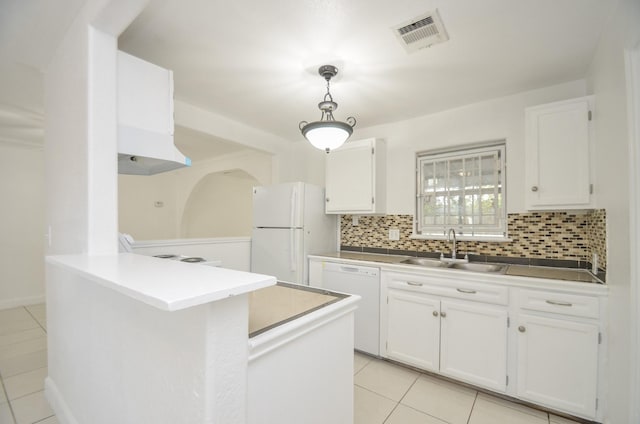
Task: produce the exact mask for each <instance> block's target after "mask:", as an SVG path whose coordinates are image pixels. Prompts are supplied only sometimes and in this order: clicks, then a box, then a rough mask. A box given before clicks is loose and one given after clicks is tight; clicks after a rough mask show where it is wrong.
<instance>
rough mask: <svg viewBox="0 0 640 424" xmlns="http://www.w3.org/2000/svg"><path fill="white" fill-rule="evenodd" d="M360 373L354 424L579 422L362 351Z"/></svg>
mask: <svg viewBox="0 0 640 424" xmlns="http://www.w3.org/2000/svg"><path fill="white" fill-rule="evenodd" d="M354 372H355V376H354V383H355V387H354V393H355V396H354V398H355V405H354V411H355V420H354V424H572V423H574V421H570V420H567V419H565V418H562V417H558V416H555V415H553V414H548V413H546V412H543V411H539V410H537V409H533V408H529V407H527V406H524V405H520V404H517V403H514V402H509V401H506V400H503V399H501V398H498V397H495V396H491V395H487V394H485V393H482V392H478V391H476V390H473V389H470V388H468V387H465V386H461V385H458V384H454V383H451V382H448V381H445V380H442V379H439V378H436V377H433V376H430V375H428V374H423V373H420V372H418V371H414V370H411V369H408V368H405V367H402V366H399V365H395V364H392V363H390V362H387V361H383V360H379V359H375V358H371V357H369V356H366V355H363V354H360V353H357V352H356V354H355V357H354Z"/></svg>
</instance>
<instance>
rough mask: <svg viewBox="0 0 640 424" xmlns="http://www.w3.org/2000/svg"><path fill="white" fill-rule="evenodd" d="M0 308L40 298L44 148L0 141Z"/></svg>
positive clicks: (25, 303)
mask: <svg viewBox="0 0 640 424" xmlns="http://www.w3.org/2000/svg"><path fill="white" fill-rule="evenodd" d="M0 199H2V206H1V207H0V282H2V283H1V284H0V309H3V308H8V307H13V306H17V305H27V304H32V303H38V302H42V301H43V300H44V234H45V229H44V152H43V151H42V149H33V148H22V147H12V146H9V145H4V144H2V143H0Z"/></svg>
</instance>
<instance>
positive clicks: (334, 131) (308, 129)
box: [299, 65, 356, 153]
mask: <svg viewBox="0 0 640 424" xmlns="http://www.w3.org/2000/svg"><path fill="white" fill-rule="evenodd" d="M318 73H319V74H320V75H321V76H322V77H323V78H324V79H325V80H326V81H327V94H325V95H324V99H323V101H321V102H320V103H318V108H319V109H320V110H321V111H322V115H321V116H320V120H319V121H315V122H307V121H302V122H300V124H299V127H300V131H301V132H302V135H303V136H304V137H305V138H306V139H307V140H308V141H309V143H311V145H313V146H314V147H316V148H318V149H320V150H324V151H326V152H327V153H329V152H330V151H331V150H333V149H337V148H338V147H340V146H342V144H343V143H344V142H345V141H347V139H348V138H349V137H350V136H351V133H353V127H354V126H355V125H356V119H355V118H354V117H352V116H350V117H348V118H347V122H340V121H336V120H335V118H334V117H333V111H334V110H336V109H337V108H338V104H337V103H336V102H334V101H333V97H332V96H331V93H330V92H329V81H330V80H331V78H332V77H334V76H336V74H337V73H338V68H336V67H335V66H333V65H324V66H321V67H320V69H318Z"/></svg>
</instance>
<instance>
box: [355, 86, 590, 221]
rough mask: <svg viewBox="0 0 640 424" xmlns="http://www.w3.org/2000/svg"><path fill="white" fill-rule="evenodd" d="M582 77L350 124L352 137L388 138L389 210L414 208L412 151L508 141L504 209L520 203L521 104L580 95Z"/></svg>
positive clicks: (515, 207) (514, 209)
mask: <svg viewBox="0 0 640 424" xmlns="http://www.w3.org/2000/svg"><path fill="white" fill-rule="evenodd" d="M585 94H586V87H585V81H584V80H578V81H573V82H568V83H565V84H561V85H557V86H552V87H546V88H542V89H538V90H533V91H528V92H524V93H519V94H516V95H512V96H508V97H502V98H498V99H494V100H489V101H485V102H481V103H475V104H471V105H467V106H463V107H460V108H456V109H451V110H448V111H444V112H440V113H435V114H432V115H427V116H422V117H419V118H415V119H411V120H406V121H401V122H395V123H390V124H386V125H379V126H375V127H368V128H363V129H360V130H358V129H356V130H354V135H353V137H354V139H361V138H368V137H379V138H384V139H385V140H386V141H387V213H388V214H413V212H414V210H415V205H414V200H415V192H414V190H415V187H414V184H415V173H414V172H415V153H416V152H418V151H422V150H428V149H434V148H440V147H450V146H455V145H464V144H469V143H477V142H482V141H492V140H501V139H506V141H507V171H506V172H507V212H509V213H512V212H522V211H524V210H525V205H524V165H525V159H524V109H525V108H526V107H528V106H534V105H538V104H543V103H549V102H553V101H558V100H565V99H570V98H574V97H581V96H584V95H585Z"/></svg>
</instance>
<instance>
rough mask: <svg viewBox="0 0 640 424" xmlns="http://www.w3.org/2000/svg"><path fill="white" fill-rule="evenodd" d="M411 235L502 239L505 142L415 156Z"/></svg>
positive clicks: (504, 226)
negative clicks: (452, 232)
mask: <svg viewBox="0 0 640 424" xmlns="http://www.w3.org/2000/svg"><path fill="white" fill-rule="evenodd" d="M416 167H417V170H416V172H417V175H418V180H417V187H416V191H417V193H416V219H415V220H414V221H415V235H416V236H417V237H423V238H428V237H433V236H443V235H446V232H447V231H448V230H449V228H453V229H455V230H456V233H457V234H458V235H461V236H466V237H478V238H480V237H506V235H507V234H506V227H507V225H506V207H505V204H506V199H505V143H504V142H500V143H492V144H488V145H487V144H485V145H481V146H477V145H476V146H472V147H467V148H461V149H456V150H446V151H444V150H438V151H431V152H421V153H418V154H417V156H416Z"/></svg>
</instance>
